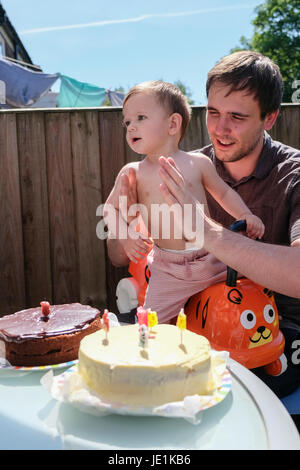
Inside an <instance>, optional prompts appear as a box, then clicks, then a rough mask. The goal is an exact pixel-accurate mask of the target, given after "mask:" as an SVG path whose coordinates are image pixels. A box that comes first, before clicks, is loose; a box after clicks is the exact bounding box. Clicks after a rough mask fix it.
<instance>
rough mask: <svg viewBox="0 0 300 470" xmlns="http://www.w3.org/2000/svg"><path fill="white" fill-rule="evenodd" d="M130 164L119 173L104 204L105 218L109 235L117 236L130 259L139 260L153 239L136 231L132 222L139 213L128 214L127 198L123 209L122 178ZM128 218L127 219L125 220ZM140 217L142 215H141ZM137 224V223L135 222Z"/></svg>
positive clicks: (111, 236)
mask: <svg viewBox="0 0 300 470" xmlns="http://www.w3.org/2000/svg"><path fill="white" fill-rule="evenodd" d="M128 170H129V165H126V166H125V167H124V168H122V170H121V171H120V173H119V174H118V176H117V178H116V181H115V184H114V187H113V189H112V191H111V193H110V195H109V196H108V198H107V200H106V202H105V205H104V220H105V222H106V224H107V226H108V232H109V233H108V237H109V238H117V239H118V240H119V241H120V243H121V245H122V247H123V249H124V251H125V253H126V255H127V257H128V258H129V259H130V261H134V262H137V259H138V258H141V257H142V256H144V254H145V253H147V252H148V251H149V244H151V240H149V239H148V238H146V237H145V236H143V235H142V234H141V233H140V232H139V233H138V232H136V231H135V230H134V229H133V228H132V226H130V224H131V223H132V222H133V221H135V222H137V217H138V214H137V213H136V214H135V215H134V216H133V215H131V216H130V217H128V216H127V209H128V207H127V200H126V199H125V201H123V203H125V205H126V207H124V210H121V207H120V204H122V198H120V195H121V178H122V175H124V174H128ZM125 219H126V220H125ZM139 219H140V217H139ZM134 225H135V223H134Z"/></svg>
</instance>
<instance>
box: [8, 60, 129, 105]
mask: <svg viewBox="0 0 300 470" xmlns="http://www.w3.org/2000/svg"><path fill="white" fill-rule="evenodd" d="M58 79H60V81H61V84H60V91H59V93H58V96H57V104H56V106H57V107H64V108H73V107H99V106H101V105H102V104H103V103H104V101H105V99H109V101H110V103H111V105H112V106H122V103H123V100H124V97H125V94H124V93H121V92H117V91H113V90H110V89H105V88H102V87H98V86H96V85H92V84H90V83H85V82H80V81H78V80H76V79H74V78H72V77H68V76H66V75H63V74H61V73H56V74H45V73H43V72H39V71H33V70H30V69H28V68H26V67H23V66H21V65H19V64H17V63H15V62H14V61H9V60H6V59H4V58H2V59H0V92H1V97H0V98H1V99H0V104H1V107H2V108H11V107H13V108H24V107H31V106H32V105H34V104H35V103H37V102H38V101H39V100H41V98H42V97H44V96H45V95H47V94H48V93H49V91H50V89H51V87H52V86H53V84H54V83H55V82H56V81H57V80H58ZM52 102H53V100H52ZM41 107H42V106H41Z"/></svg>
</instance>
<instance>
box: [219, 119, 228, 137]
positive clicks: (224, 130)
mask: <svg viewBox="0 0 300 470" xmlns="http://www.w3.org/2000/svg"><path fill="white" fill-rule="evenodd" d="M230 130H231V128H230V123H229V120H228V119H227V118H226V117H220V118H219V119H218V121H217V124H216V133H217V134H221V135H223V134H229V133H230Z"/></svg>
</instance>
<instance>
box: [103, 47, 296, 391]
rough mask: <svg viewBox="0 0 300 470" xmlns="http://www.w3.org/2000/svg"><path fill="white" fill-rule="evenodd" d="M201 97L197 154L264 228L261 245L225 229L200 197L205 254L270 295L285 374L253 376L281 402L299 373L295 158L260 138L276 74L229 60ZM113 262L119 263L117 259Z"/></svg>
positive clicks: (174, 194) (276, 97)
mask: <svg viewBox="0 0 300 470" xmlns="http://www.w3.org/2000/svg"><path fill="white" fill-rule="evenodd" d="M207 96H208V104H207V128H208V132H209V135H210V139H211V142H212V144H211V145H209V146H207V147H205V148H204V149H201V151H202V152H203V153H204V154H206V155H207V156H209V157H210V158H211V159H212V160H213V162H214V164H215V166H216V168H217V171H218V173H219V174H220V176H221V177H222V178H223V179H224V180H225V181H226V182H227V183H228V184H229V185H230V186H231V187H232V188H234V189H235V190H236V191H237V192H238V193H239V194H240V196H241V197H242V199H243V200H244V201H245V203H246V204H247V206H248V207H249V208H250V210H251V211H252V212H253V213H254V214H256V215H257V216H259V217H260V218H261V219H262V220H263V222H264V225H265V234H264V242H265V243H262V242H260V241H253V240H251V239H249V238H247V237H245V236H242V235H240V234H235V233H232V232H230V231H228V230H226V229H224V228H223V227H227V226H228V225H229V224H230V223H231V222H232V221H233V220H232V219H231V218H230V216H228V215H227V214H226V213H225V212H224V211H223V210H222V209H221V208H220V207H219V206H218V205H217V204H216V203H215V201H214V200H213V199H212V198H211V197H210V196H209V194H207V201H208V206H209V210H210V214H211V217H212V219H213V220H211V219H209V218H208V217H205V216H204V215H203V218H204V247H205V248H206V249H207V250H208V251H209V252H211V253H212V254H213V255H215V257H216V258H218V259H219V260H221V261H222V262H223V263H225V264H226V265H229V266H231V267H232V268H233V269H235V270H236V271H238V272H239V273H241V274H242V275H244V276H245V277H248V278H249V279H251V280H253V281H254V282H257V283H258V284H261V285H263V286H265V287H268V288H269V289H271V290H273V291H274V292H275V293H276V294H275V298H276V302H277V306H278V309H279V314H280V316H281V318H282V319H281V321H280V328H281V330H282V332H283V334H284V336H285V340H286V348H285V354H286V356H287V358H288V368H287V371H286V372H284V373H283V374H282V375H281V376H278V377H270V376H267V375H266V374H264V372H263V370H256V371H255V373H256V374H257V375H258V376H260V377H261V378H262V379H263V380H264V381H265V382H266V383H268V385H269V386H270V387H271V388H272V389H273V390H274V392H275V393H276V394H277V395H278V396H280V397H281V396H284V395H286V394H289V393H291V392H292V391H293V390H295V389H296V388H297V387H298V386H299V385H300V366H299V365H298V364H297V355H296V354H293V353H295V352H296V348H297V347H298V349H299V345H300V341H299V344H298V343H297V340H300V300H299V298H300V152H299V151H297V150H296V149H292V148H290V147H287V146H285V145H283V144H281V143H279V142H274V141H273V140H272V139H271V138H270V136H269V135H268V134H267V133H266V131H268V130H270V129H271V128H272V126H273V125H274V123H275V121H276V118H277V116H278V112H279V107H280V103H281V98H282V78H281V75H280V71H279V68H278V67H277V66H276V64H274V63H273V62H272V61H271V60H270V59H268V58H267V57H264V56H262V55H261V54H259V53H256V52H252V51H242V52H237V53H234V54H231V55H229V56H227V57H225V58H223V59H221V61H220V62H219V63H218V64H217V65H216V66H215V67H214V68H213V69H212V70H211V71H210V72H209V74H208V79H207ZM160 174H161V177H162V180H163V185H162V192H163V194H164V196H165V200H166V202H167V203H168V204H173V203H179V204H182V205H184V204H186V203H192V204H194V207H195V210H199V209H198V208H196V201H194V198H193V197H192V195H191V194H190V193H189V190H188V188H187V187H186V186H185V183H184V180H183V178H182V176H181V175H180V172H179V171H178V170H177V169H176V168H175V167H174V165H173V163H172V161H170V160H169V161H166V160H165V159H163V158H162V159H161V170H160ZM130 178H131V181H129V180H128V179H126V178H125V177H124V186H123V187H124V193H126V192H127V191H128V190H129V192H128V196H129V198H128V200H129V204H130V203H131V201H133V200H134V176H133V175H131V176H130ZM214 221H216V222H217V223H215V222H214ZM219 224H222V225H219ZM187 230H188V228H187ZM108 243H110V242H108ZM117 253H118V255H117ZM114 255H115V260H116V261H121V258H122V255H121V253H120V251H115V253H114ZM118 256H119V258H118V260H117V259H116V258H117V257H118ZM123 260H124V258H123Z"/></svg>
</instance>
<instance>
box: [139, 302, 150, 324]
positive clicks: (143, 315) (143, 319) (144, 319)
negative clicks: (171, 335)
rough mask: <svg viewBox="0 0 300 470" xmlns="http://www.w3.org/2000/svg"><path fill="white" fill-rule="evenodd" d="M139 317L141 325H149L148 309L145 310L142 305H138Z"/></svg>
mask: <svg viewBox="0 0 300 470" xmlns="http://www.w3.org/2000/svg"><path fill="white" fill-rule="evenodd" d="M137 317H138V324H139V325H146V326H148V310H145V309H143V308H142V307H138V309H137Z"/></svg>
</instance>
